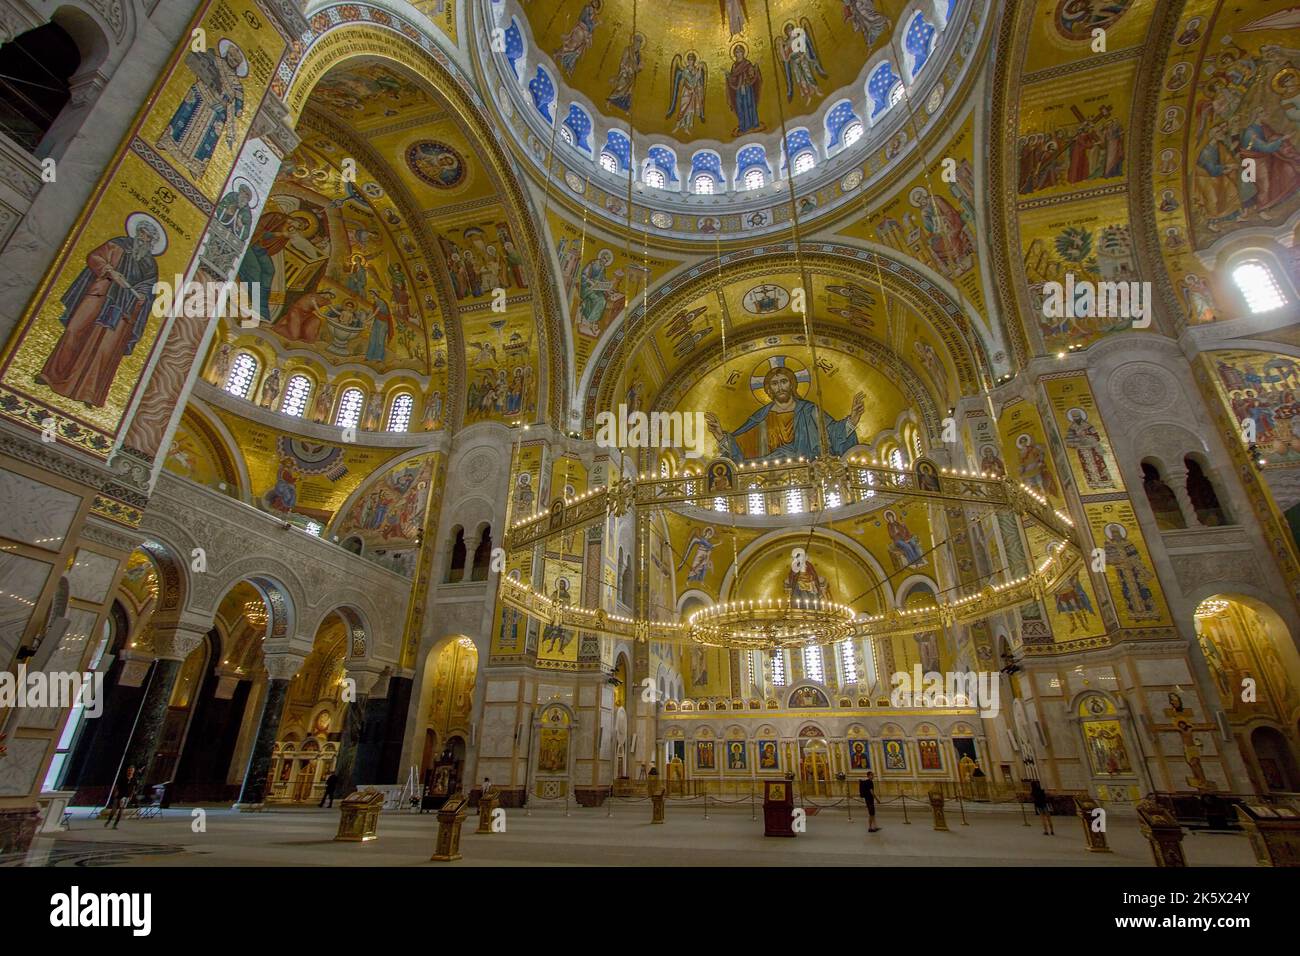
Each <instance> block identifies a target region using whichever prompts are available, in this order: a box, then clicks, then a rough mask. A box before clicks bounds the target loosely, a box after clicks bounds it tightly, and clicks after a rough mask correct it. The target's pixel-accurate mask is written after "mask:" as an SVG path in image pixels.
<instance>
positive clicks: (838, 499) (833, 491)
mask: <svg viewBox="0 0 1300 956" xmlns="http://www.w3.org/2000/svg"><path fill="white" fill-rule="evenodd" d="M822 498H823V500H824V502H825V505H826V507H827V508H838V507H839V506H840V505H842V504H844V498H843V496H841V495H840V489H839V488H838V487H831V488H827V489H826V491H825V492H824V493H823V495H822Z"/></svg>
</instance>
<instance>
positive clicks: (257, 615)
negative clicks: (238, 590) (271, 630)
mask: <svg viewBox="0 0 1300 956" xmlns="http://www.w3.org/2000/svg"><path fill="white" fill-rule="evenodd" d="M244 617H245V618H246V619H247V621H248V624H249V626H250V627H252V628H254V629H256V630H265V629H266V622H267V619H268V617H269V615H268V614H267V613H266V604H265V603H264V602H263V601H262V600H261V599H260V598H255V599H253V600H250V601H245V602H244Z"/></svg>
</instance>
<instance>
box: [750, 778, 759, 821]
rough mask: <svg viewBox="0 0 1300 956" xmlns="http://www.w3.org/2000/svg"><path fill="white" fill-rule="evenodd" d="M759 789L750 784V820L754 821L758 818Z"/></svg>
mask: <svg viewBox="0 0 1300 956" xmlns="http://www.w3.org/2000/svg"><path fill="white" fill-rule="evenodd" d="M757 793H758V791H757V790H755V789H754V788H753V786H750V788H749V821H750V822H751V823H753V822H754V821H755V820H757V819H758V804H757V803H755V800H756V799H757Z"/></svg>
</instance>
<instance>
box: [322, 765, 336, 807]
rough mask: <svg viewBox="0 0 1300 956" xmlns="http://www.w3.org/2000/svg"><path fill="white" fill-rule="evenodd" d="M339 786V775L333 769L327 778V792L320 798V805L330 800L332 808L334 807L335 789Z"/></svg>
mask: <svg viewBox="0 0 1300 956" xmlns="http://www.w3.org/2000/svg"><path fill="white" fill-rule="evenodd" d="M338 786H339V775H338V774H337V773H334V772H332V771H331V772H330V775H329V776H328V777H326V778H325V793H324V795H323V796H322V797H321V798H320V805H321V806H322V807H323V806H325V801H326V800H328V801H329V805H330V808H331V809H333V807H334V791H335V790H337V789H338Z"/></svg>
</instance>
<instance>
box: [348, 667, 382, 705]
mask: <svg viewBox="0 0 1300 956" xmlns="http://www.w3.org/2000/svg"><path fill="white" fill-rule="evenodd" d="M347 676H348V677H349V678H351V680H352V682H353V683H354V684H355V685H356V689H357V697H358V698H361V697H369V696H370V693H371V691H373V690H374V689H375V685H376V684H378V683H379V681H380V678H382V677H383V676H384V669H383V668H375V669H373V670H372V669H371V668H368V667H352V666H349V667H348V669H347Z"/></svg>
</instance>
